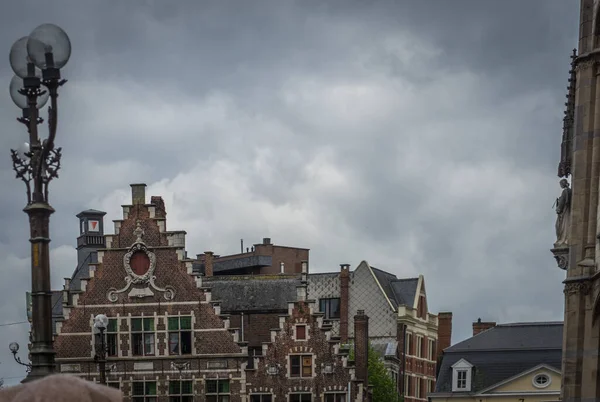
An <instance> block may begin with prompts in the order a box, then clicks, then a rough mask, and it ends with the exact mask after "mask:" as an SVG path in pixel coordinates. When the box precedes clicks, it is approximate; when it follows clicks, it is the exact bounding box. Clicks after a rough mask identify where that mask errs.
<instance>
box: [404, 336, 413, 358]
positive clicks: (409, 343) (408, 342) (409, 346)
mask: <svg viewBox="0 0 600 402" xmlns="http://www.w3.org/2000/svg"><path fill="white" fill-rule="evenodd" d="M405 343H406V345H405V348H406V349H405V353H406V354H407V355H412V334H411V333H409V332H407V333H406V342H405Z"/></svg>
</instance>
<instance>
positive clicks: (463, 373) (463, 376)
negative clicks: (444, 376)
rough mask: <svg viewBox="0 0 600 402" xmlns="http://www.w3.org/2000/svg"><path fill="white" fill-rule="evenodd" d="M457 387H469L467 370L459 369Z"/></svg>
mask: <svg viewBox="0 0 600 402" xmlns="http://www.w3.org/2000/svg"><path fill="white" fill-rule="evenodd" d="M456 388H458V389H467V370H458V371H457V372H456Z"/></svg>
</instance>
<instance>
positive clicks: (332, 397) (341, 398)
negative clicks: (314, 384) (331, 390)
mask: <svg viewBox="0 0 600 402" xmlns="http://www.w3.org/2000/svg"><path fill="white" fill-rule="evenodd" d="M325 402H346V394H345V393H344V394H342V393H337V394H325Z"/></svg>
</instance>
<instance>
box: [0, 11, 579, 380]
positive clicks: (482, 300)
mask: <svg viewBox="0 0 600 402" xmlns="http://www.w3.org/2000/svg"><path fill="white" fill-rule="evenodd" d="M9 5H10V7H9ZM5 8H6V11H7V12H3V13H2V16H0V22H2V23H1V24H0V34H1V35H0V48H3V49H5V50H6V52H8V49H9V48H10V46H11V45H12V43H13V41H14V40H16V39H17V38H19V37H20V36H22V35H26V34H27V33H28V32H29V31H30V30H31V29H32V28H33V27H35V26H37V25H38V24H39V23H42V22H46V21H50V22H54V23H56V24H58V25H60V26H62V27H63V28H64V29H65V30H66V31H67V32H68V33H69V35H70V37H71V39H72V43H73V56H72V60H71V61H70V63H69V65H68V66H67V68H66V69H65V72H64V74H65V76H66V77H67V78H69V80H70V82H69V83H68V84H67V85H66V86H65V87H64V90H63V91H62V93H61V98H60V101H61V105H60V106H61V109H60V112H61V115H60V116H61V117H60V121H59V130H60V133H59V138H58V142H59V144H60V145H63V146H64V160H63V170H62V174H61V177H60V179H59V180H58V181H56V182H55V183H52V189H51V198H52V205H53V206H54V207H55V208H56V210H57V212H56V213H55V214H54V215H53V217H52V238H53V242H52V246H53V262H52V267H53V281H54V285H55V286H56V287H58V286H60V282H59V280H60V279H61V278H62V277H64V276H69V275H70V274H71V272H72V271H73V269H74V268H75V267H74V264H75V258H74V251H73V249H72V246H73V245H74V243H75V237H76V236H77V230H78V228H77V222H76V220H75V218H74V217H73V216H74V214H76V213H77V212H79V211H80V210H82V209H85V208H90V207H91V208H99V209H102V208H105V209H106V210H107V211H108V212H109V216H107V220H106V222H107V225H106V226H107V227H109V226H110V225H109V224H108V223H109V222H110V220H111V219H118V218H119V216H118V213H119V205H120V204H121V203H126V202H127V201H128V199H127V198H128V192H127V191H128V190H127V189H128V184H129V183H131V182H140V181H141V182H147V183H148V184H151V186H150V188H149V192H150V193H152V194H155V193H158V194H163V195H164V196H165V198H166V201H167V208H168V210H169V217H170V220H169V226H170V228H174V229H185V230H187V232H188V247H187V248H188V251H189V253H190V254H191V255H193V254H194V253H196V252H202V251H203V250H204V249H207V248H211V249H213V250H215V251H216V252H218V253H221V254H224V253H227V252H236V251H237V247H238V245H239V243H238V241H239V238H240V237H243V238H245V239H248V240H250V241H256V240H258V239H259V238H260V237H262V236H263V235H264V236H266V235H268V236H270V237H273V238H274V240H275V241H276V242H277V243H280V244H289V245H299V246H303V247H310V248H311V249H312V252H311V255H312V258H311V267H312V269H314V270H317V271H330V270H334V269H336V267H337V264H338V263H340V262H350V263H352V264H353V265H357V264H358V263H359V262H360V260H361V259H366V260H367V261H369V262H370V263H372V264H373V265H374V266H377V267H379V268H383V269H387V270H389V271H391V272H394V273H395V274H397V275H399V276H407V275H416V274H418V273H423V274H424V275H425V278H426V281H427V290H428V293H429V298H430V306H431V308H432V310H433V311H438V310H440V309H444V310H452V311H454V313H455V319H456V323H455V326H454V328H455V334H456V336H455V338H454V340H455V341H457V340H460V339H463V338H465V337H466V336H468V335H469V332H470V323H471V321H473V320H475V319H477V317H480V316H481V318H482V319H485V320H499V321H521V320H538V319H560V318H561V317H562V292H560V287H561V285H560V280H561V277H562V273H561V272H560V271H559V270H558V269H557V268H556V267H555V266H554V262H553V260H552V257H551V255H550V254H549V251H548V248H549V247H550V246H551V244H552V241H553V223H554V213H553V211H552V209H551V208H550V207H551V204H552V201H553V197H554V196H555V195H556V194H557V193H558V187H557V184H556V183H557V182H556V179H555V176H554V175H555V168H556V162H557V158H558V149H559V141H560V129H561V121H560V120H561V118H562V110H563V102H564V94H565V88H566V84H567V78H568V77H567V71H568V63H569V54H570V50H571V48H572V47H573V46H574V45H575V42H576V37H577V25H578V24H577V15H578V9H577V7H576V6H575V5H572V4H571V3H569V2H564V1H561V0H538V1H533V0H531V1H519V0H504V1H502V2H482V1H477V0H472V1H466V0H464V1H462V0H454V1H452V2H442V1H402V2H399V1H369V2H364V1H358V0H356V1H350V0H344V1H330V2H321V1H296V2H293V1H288V2H286V1H257V2H245V1H211V2H208V1H202V2H199V1H177V2H164V1H141V0H140V1H127V2H124V1H116V0H111V1H101V2H100V1H97V2H82V1H75V0H72V1H66V0H61V1H53V2H52V3H48V4H47V3H43V2H39V1H33V0H28V1H27V0H26V1H19V2H16V1H14V2H10V3H6V4H5ZM9 8H10V10H9ZM9 11H10V12H9ZM17 17H18V18H17ZM17 21H19V22H17ZM11 76H12V72H11V71H10V67H9V66H8V63H7V62H5V63H4V64H0V78H2V81H3V82H5V83H6V85H7V86H8V82H9V80H10V77H11ZM17 113H18V111H16V110H15V108H14V106H13V104H12V102H11V101H10V99H9V97H8V94H6V95H5V96H4V97H0V121H2V122H3V135H2V136H0V149H4V150H6V149H8V148H9V147H16V146H18V144H19V143H20V142H22V141H23V140H24V134H23V128H22V127H20V125H19V124H18V123H17V122H16V121H15V120H14V117H15V116H16V115H17ZM555 187H556V188H555ZM0 188H2V191H1V192H0V201H1V202H2V205H3V206H4V208H3V209H2V210H1V211H0V222H1V223H2V225H1V228H0V261H2V262H3V265H2V268H1V269H2V271H1V272H2V274H3V275H10V277H11V278H13V281H11V282H10V283H8V282H6V281H5V282H3V283H5V285H4V286H0V291H1V292H2V293H3V294H4V295H5V299H3V300H9V301H10V302H5V303H3V305H2V306H1V307H0V317H1V318H0V323H1V322H10V321H21V320H22V317H23V314H24V296H23V293H24V292H25V290H26V289H28V283H29V282H28V281H29V273H28V268H27V267H28V259H27V258H28V255H29V251H28V243H27V241H26V238H27V233H28V229H27V226H26V222H27V220H26V219H27V218H26V216H25V215H24V214H23V213H22V212H21V209H22V207H23V200H24V191H23V183H21V182H19V181H17V180H14V178H13V173H12V172H11V166H10V160H9V157H8V156H7V155H6V153H5V156H4V157H3V158H0ZM532 284H535V285H532ZM2 328H7V327H0V351H2V350H4V349H2V348H3V347H4V346H2V345H7V344H8V342H9V341H11V340H13V339H19V341H20V342H21V343H22V344H25V343H26V331H25V329H24V328H20V327H8V328H10V330H7V329H2ZM2 353H5V352H0V361H2V362H3V364H2V365H0V376H5V377H12V376H15V375H18V374H19V373H21V371H20V367H18V366H17V365H16V364H12V363H10V361H11V360H10V359H11V356H10V355H9V354H8V353H5V355H3V354H2ZM2 356H4V357H2Z"/></svg>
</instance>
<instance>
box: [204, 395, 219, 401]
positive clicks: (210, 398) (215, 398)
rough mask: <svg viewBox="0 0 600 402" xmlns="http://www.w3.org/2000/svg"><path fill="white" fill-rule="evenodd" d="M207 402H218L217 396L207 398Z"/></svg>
mask: <svg viewBox="0 0 600 402" xmlns="http://www.w3.org/2000/svg"><path fill="white" fill-rule="evenodd" d="M206 402H217V397H216V396H214V395H213V396H209V395H207V396H206Z"/></svg>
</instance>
